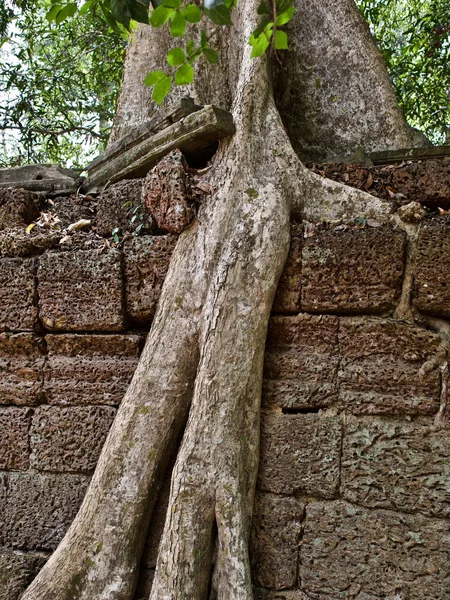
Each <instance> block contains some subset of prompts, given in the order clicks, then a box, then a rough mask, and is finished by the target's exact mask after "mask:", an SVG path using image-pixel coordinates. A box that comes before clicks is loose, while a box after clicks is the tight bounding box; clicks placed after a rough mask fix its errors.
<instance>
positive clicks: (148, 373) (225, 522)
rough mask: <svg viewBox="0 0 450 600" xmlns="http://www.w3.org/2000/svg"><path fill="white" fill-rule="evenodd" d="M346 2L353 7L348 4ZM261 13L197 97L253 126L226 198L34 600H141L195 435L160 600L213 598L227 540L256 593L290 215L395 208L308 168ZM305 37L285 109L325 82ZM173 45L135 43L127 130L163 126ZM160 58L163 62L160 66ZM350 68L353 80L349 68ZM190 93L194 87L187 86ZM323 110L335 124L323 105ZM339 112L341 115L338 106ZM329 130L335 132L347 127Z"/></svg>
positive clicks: (173, 276) (231, 569)
mask: <svg viewBox="0 0 450 600" xmlns="http://www.w3.org/2000/svg"><path fill="white" fill-rule="evenodd" d="M319 4H320V3H319ZM337 4H342V6H344V5H345V6H346V5H347V0H339V2H337V3H335V4H334V6H336V5H337ZM257 5H258V2H257V1H256V0H240V2H239V5H238V8H237V9H235V11H234V27H233V28H230V29H226V30H225V31H222V32H221V33H220V35H219V45H221V46H222V48H223V50H224V55H223V56H224V57H223V59H222V61H223V62H222V64H221V66H220V68H218V67H210V66H203V67H202V68H200V70H199V74H198V75H197V82H196V86H195V90H193V91H192V93H193V94H194V95H195V97H196V99H197V100H198V101H200V102H203V103H216V104H220V105H222V106H224V107H226V108H229V109H230V110H231V111H232V113H233V116H234V120H235V124H236V129H237V133H236V134H235V135H234V136H233V138H231V139H228V140H226V141H224V142H222V143H221V145H220V147H219V150H218V152H217V154H216V155H215V157H214V160H213V165H212V168H211V170H210V172H209V173H210V183H211V185H212V188H213V192H212V194H211V195H210V196H209V197H208V198H207V199H206V200H205V202H204V203H203V204H202V205H201V208H200V210H199V213H198V218H197V219H196V221H195V222H194V223H193V224H192V225H191V226H190V227H189V228H188V229H186V230H185V231H184V232H183V233H182V235H181V236H180V239H179V242H178V245H177V247H176V250H175V253H174V256H173V258H172V261H171V265H170V269H169V272H168V275H167V278H166V281H165V283H164V287H163V291H162V295H161V299H160V302H159V307H158V311H157V314H156V317H155V320H154V323H153V325H152V328H151V331H150V334H149V336H148V339H147V343H146V346H145V349H144V351H143V354H142V358H141V361H140V363H139V366H138V368H137V370H136V373H135V375H134V378H133V381H132V383H131V385H130V387H129V389H128V391H127V394H126V396H125V398H124V400H123V402H122V404H121V406H120V409H119V411H118V413H117V416H116V419H115V421H114V424H113V426H112V428H111V431H110V433H109V436H108V438H107V441H106V443H105V446H104V448H103V451H102V454H101V457H100V459H99V462H98V466H97V469H96V471H95V474H94V476H93V479H92V482H91V485H90V487H89V490H88V492H87V494H86V497H85V500H84V502H83V504H82V506H81V509H80V511H79V513H78V516H77V517H76V519H75V521H74V523H73V524H72V526H71V527H70V529H69V531H68V532H67V534H66V536H65V538H64V539H63V541H62V542H61V544H60V546H59V547H58V549H57V550H56V551H55V553H54V554H53V556H52V557H51V558H50V560H49V561H48V563H47V564H46V566H45V567H44V569H43V570H42V571H41V573H40V574H39V575H38V577H37V578H36V579H35V581H34V582H33V583H32V584H31V586H30V587H29V588H28V590H27V591H26V592H25V594H24V596H23V600H132V598H133V593H134V590H135V586H136V579H137V574H138V566H139V560H140V555H141V552H142V549H143V544H144V541H145V538H146V533H147V527H148V523H149V520H150V517H151V512H152V508H153V505H154V501H155V498H156V495H157V492H158V489H159V485H160V482H161V478H162V475H163V473H164V470H165V466H166V464H167V461H168V458H169V456H170V454H171V452H172V450H173V448H174V446H175V444H176V441H177V440H178V439H179V435H180V434H181V432H182V431H183V428H184V427H185V430H184V435H183V439H182V443H181V447H180V449H179V452H178V458H177V461H176V464H175V468H174V471H173V476H172V485H171V492H170V502H169V509H168V513H167V518H166V523H165V529H164V533H163V538H162V542H161V546H160V552H159V557H158V563H157V568H156V575H155V580H154V584H153V588H152V593H151V600H169V599H170V600H184V599H186V600H187V599H189V600H197V599H198V600H205V599H206V598H207V596H208V593H209V592H208V590H209V587H210V581H211V571H212V561H213V550H214V545H215V535H216V533H215V532H217V541H218V559H217V563H216V572H215V577H214V581H215V587H216V590H215V595H216V597H217V598H218V599H219V600H251V598H252V588H251V578H250V570H249V560H248V549H247V547H248V536H249V526H250V519H251V513H252V506H253V495H254V487H255V481H256V475H257V468H258V448H259V410H260V397H261V382H262V365H263V355H264V343H265V337H266V331H267V325H268V320H269V315H270V310H271V306H272V301H273V297H274V294H275V290H276V287H277V283H278V279H279V276H280V274H281V271H282V269H283V265H284V261H285V259H286V256H287V252H288V247H289V230H290V219H291V218H292V216H297V217H299V218H307V219H309V220H312V221H317V220H321V219H324V218H328V219H331V218H340V217H342V216H343V215H344V214H345V215H346V216H347V217H348V218H351V217H352V216H363V215H364V214H367V215H369V216H376V217H377V219H378V220H383V218H384V216H386V218H387V213H388V207H387V206H385V205H384V203H383V202H382V201H379V200H377V199H376V198H373V197H372V196H368V195H366V194H365V193H363V192H361V191H359V190H354V189H350V188H345V187H344V186H341V185H340V184H337V183H334V182H331V181H326V180H323V179H321V178H318V177H316V176H315V175H314V174H312V173H311V172H309V171H308V170H307V169H306V168H305V167H304V166H303V165H302V164H301V163H300V161H299V159H298V156H297V154H296V152H295V151H294V150H293V148H292V145H291V141H290V140H289V138H288V136H287V134H286V131H285V129H284V126H283V124H282V121H281V117H280V113H279V111H278V109H277V108H276V106H275V102H274V99H273V93H272V82H271V72H270V61H269V60H268V59H267V58H260V59H256V60H250V50H249V47H248V46H247V43H246V41H247V39H248V37H249V35H250V33H251V31H252V28H253V27H254V26H255V18H256V8H257ZM308 7H309V8H310V2H309V0H301V2H300V3H299V7H298V13H299V14H298V21H301V19H302V12H303V11H305V15H308V18H310V19H313V16H314V14H315V13H314V11H312V13H311V14H309V11H308V10H307V9H308ZM355 23H356V25H355V31H353V32H352V35H354V36H357V35H358V32H359V33H360V38H361V39H360V44H361V45H362V47H365V45H366V44H367V45H368V46H370V47H371V48H372V45H373V44H372V41H371V40H370V38H369V37H368V36H367V32H366V30H365V25H364V23H363V22H362V21H357V20H356V19H355ZM300 30H301V27H300V26H299V24H298V22H297V21H296V23H294V25H293V28H292V32H291V40H292V38H293V37H294V39H293V40H292V44H293V45H295V50H293V51H292V52H289V53H287V54H286V60H285V62H284V64H283V70H284V72H285V75H284V79H286V81H285V82H284V83H283V87H282V89H281V87H280V93H279V97H280V98H281V101H280V102H281V103H280V106H284V104H283V103H285V99H286V97H287V95H290V97H291V98H293V100H292V102H294V100H295V101H296V99H297V96H296V93H297V92H296V91H295V90H298V98H300V90H301V88H302V86H303V85H304V86H305V87H304V90H303V92H304V91H305V90H307V89H309V87H308V85H309V84H305V82H304V81H303V78H304V70H302V69H301V68H300V66H299V65H298V64H297V62H296V63H295V65H294V64H291V63H290V62H289V61H290V60H291V61H292V60H294V62H295V61H301V60H303V59H304V56H303V53H304V52H307V49H303V50H301V51H300V50H297V49H298V48H300V45H299V44H300V43H301V41H300V40H299V41H297V40H296V36H297V34H299V32H300ZM166 36H167V33H163V32H161V31H156V32H155V31H151V30H150V29H149V28H143V29H142V31H141V33H139V34H138V37H137V40H136V46H134V47H133V46H132V47H131V48H130V50H129V55H128V58H127V68H126V72H125V76H124V83H123V88H122V92H121V97H120V101H119V107H118V111H117V116H116V122H115V127H116V131H119V132H120V133H123V132H124V131H126V127H127V125H128V124H129V123H130V121H131V120H132V119H133V118H135V119H136V121H139V120H141V119H144V118H147V116H148V111H149V110H152V106H151V103H149V93H148V91H147V90H146V89H145V88H143V87H142V86H141V84H140V82H141V79H142V75H143V74H145V72H146V71H147V70H148V71H149V70H151V69H152V68H156V67H158V66H159V67H160V68H161V67H162V66H163V65H164V63H165V59H166V51H167V47H168V42H167V37H166ZM164 40H165V41H164ZM307 42H308V44H313V42H312V41H311V40H310V39H307ZM314 44H322V53H323V54H325V53H326V52H327V51H331V49H329V48H328V47H327V41H326V37H325V38H324V36H321V37H319V38H317V40H316V41H315V42H314ZM335 51H336V52H337V51H338V49H337V48H336V49H335ZM370 52H373V48H372V49H371V50H370ZM370 52H369V54H370ZM146 56H151V61H150V62H149V64H148V65H146V62H145V60H143V59H144V57H146ZM133 57H134V58H133ZM302 57H303V58H302ZM355 60H356V58H355ZM377 60H379V59H377ZM337 62H338V61H336V64H337ZM135 65H136V66H135ZM341 66H342V68H343V70H342V72H341V73H340V77H342V78H343V77H345V76H346V72H345V64H343V65H341ZM377 73H380V74H381V75H380V76H378V75H377ZM298 78H302V80H301V81H299V79H298ZM291 79H292V80H291ZM351 81H353V80H351ZM361 81H362V80H360V84H361ZM280 86H281V84H280ZM373 86H377V93H378V95H379V96H380V98H381V99H383V98H385V99H386V102H390V103H391V104H392V102H391V100H392V91H391V89H390V85H389V82H388V80H387V77H386V75H385V73H384V71H382V70H381V69H380V68H379V67H377V69H375V68H374V75H373V77H372V78H370V86H368V88H367V89H365V88H364V87H363V86H362V84H361V85H358V88H357V89H356V90H355V94H354V100H355V107H357V106H359V107H360V109H361V111H362V112H360V114H359V115H356V114H355V111H356V108H354V112H353V113H352V116H353V118H354V119H355V126H356V129H357V131H356V132H352V135H351V140H352V143H353V142H354V143H355V144H360V145H363V146H364V147H366V145H365V144H366V142H365V141H363V140H364V139H365V137H364V136H366V135H367V131H371V132H374V131H377V132H378V135H379V139H381V140H383V141H382V142H380V143H384V140H385V139H388V138H389V135H390V133H389V132H391V130H392V127H391V121H389V119H388V118H386V119H385V120H384V121H383V122H384V124H385V125H378V124H377V126H376V127H377V128H375V117H376V116H377V115H375V113H374V112H369V116H368V117H367V119H368V120H369V121H373V123H372V125H371V127H370V128H368V126H367V123H365V122H364V118H363V113H364V114H365V111H366V109H367V107H368V106H369V105H370V103H371V101H372V96H373ZM136 90H138V93H136ZM180 93H183V94H185V93H186V91H185V90H184V89H182V90H181V92H180V90H176V91H175V94H180ZM283 98H284V100H283ZM358 98H359V100H358ZM302 102H307V98H306V96H305V97H304V99H303V100H302ZM132 103H133V104H132ZM313 104H314V105H315V107H316V109H317V110H318V111H322V110H324V109H323V104H324V103H322V104H321V103H317V102H316V100H314V102H311V107H310V108H311V110H312V105H313ZM391 104H388V106H389V107H390V106H391ZM287 108H288V107H287V106H286V111H285V114H284V119H285V123H287V124H288V123H290V119H291V117H290V116H289V115H288V114H287V113H288V111H287ZM390 110H391V109H390V108H388V109H387V111H386V112H387V113H389V111H390ZM392 110H393V112H394V113H395V110H394V109H392ZM309 114H311V113H309ZM395 114H396V116H395V118H396V119H397V120H398V131H399V132H401V135H400V133H399V138H398V140H400V141H399V142H398V143H399V144H403V140H404V139H406V136H407V126H406V123H404V121H402V119H400V118H399V117H398V114H397V113H395ZM316 117H317V120H318V121H320V118H321V114H320V112H319V113H317V115H316ZM310 118H311V117H310ZM323 119H324V120H327V119H330V113H329V112H328V113H326V114H325V116H324V117H323ZM328 126H329V129H330V131H333V130H334V128H335V125H334V123H333V122H329V123H328ZM343 127H344V126H343V125H342V128H343ZM383 127H385V129H386V131H385V133H383V134H382V133H381V130H382V129H383ZM292 131H293V132H294V133H292V132H290V134H291V139H292V143H294V144H295V145H296V146H298V147H300V146H302V143H303V142H300V137H299V136H300V135H301V134H302V132H301V131H300V132H299V131H297V130H294V129H292ZM344 137H345V136H344ZM341 138H342V136H341V135H337V136H336V140H339V139H341ZM333 139H334V138H333V136H331V135H330V140H333ZM348 139H350V137H349V138H348ZM389 139H391V138H389ZM333 143H334V142H333ZM340 143H341V142H340V141H337V142H336V147H335V148H333V149H332V152H334V151H335V150H336V151H337V148H338V146H339V144H340ZM394 143H396V142H395V141H394V139H393V138H392V140H391V144H394ZM340 147H341V146H339V148H340ZM339 151H340V150H339ZM186 419H187V424H186Z"/></svg>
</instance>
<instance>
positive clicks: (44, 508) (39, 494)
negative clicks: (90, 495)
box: [2, 473, 89, 550]
mask: <svg viewBox="0 0 450 600" xmlns="http://www.w3.org/2000/svg"><path fill="white" fill-rule="evenodd" d="M88 483H89V477H87V476H85V475H68V474H64V475H59V474H42V473H20V474H19V473H10V474H9V475H8V484H7V493H6V501H4V502H3V503H2V505H3V507H4V522H5V527H4V532H3V538H4V539H3V544H4V546H6V547H9V548H14V549H27V550H54V549H55V548H56V546H57V545H58V544H59V542H60V541H61V539H62V537H63V535H64V533H65V532H66V530H67V529H68V527H69V525H70V523H71V522H72V520H73V519H74V517H75V515H76V513H77V511H78V509H79V507H80V505H81V502H82V500H83V497H84V494H85V492H86V488H87V485H88Z"/></svg>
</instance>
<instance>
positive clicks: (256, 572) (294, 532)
mask: <svg viewBox="0 0 450 600" xmlns="http://www.w3.org/2000/svg"><path fill="white" fill-rule="evenodd" d="M303 512H304V507H303V505H302V504H300V503H299V502H297V500H295V498H283V497H280V496H276V495H274V494H257V496H256V500H255V510H254V514H253V519H252V532H251V540H250V559H251V566H252V575H253V576H252V580H253V582H254V583H255V584H256V585H259V586H262V587H266V588H270V589H275V590H280V589H284V588H291V587H293V586H294V585H295V584H296V582H297V568H298V546H299V541H300V531H301V520H302V517H303Z"/></svg>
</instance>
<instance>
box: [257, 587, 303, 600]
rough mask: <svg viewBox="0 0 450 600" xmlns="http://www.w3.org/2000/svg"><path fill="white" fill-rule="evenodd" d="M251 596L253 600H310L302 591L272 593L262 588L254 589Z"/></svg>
mask: <svg viewBox="0 0 450 600" xmlns="http://www.w3.org/2000/svg"><path fill="white" fill-rule="evenodd" d="M253 596H254V598H255V600H311V599H310V597H309V596H307V595H306V594H305V593H304V592H302V590H283V591H281V592H274V591H272V590H265V589H262V588H254V589H253Z"/></svg>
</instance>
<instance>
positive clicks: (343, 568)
mask: <svg viewBox="0 0 450 600" xmlns="http://www.w3.org/2000/svg"><path fill="white" fill-rule="evenodd" d="M449 559H450V524H449V523H448V521H443V520H442V519H429V518H426V517H423V516H422V515H420V514H416V515H405V514H402V513H399V512H392V511H386V510H366V509H364V508H360V507H356V506H353V505H350V504H347V503H345V502H341V501H339V502H319V503H314V504H310V505H308V507H307V510H306V520H305V522H304V535H303V538H302V545H301V547H300V581H301V587H302V589H303V591H304V592H305V593H306V595H307V597H308V598H310V599H311V600H338V599H348V600H350V599H351V598H358V600H359V599H361V600H380V599H383V600H385V599H388V600H395V598H402V599H407V600H447V599H448V590H449V589H450V567H449Z"/></svg>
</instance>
